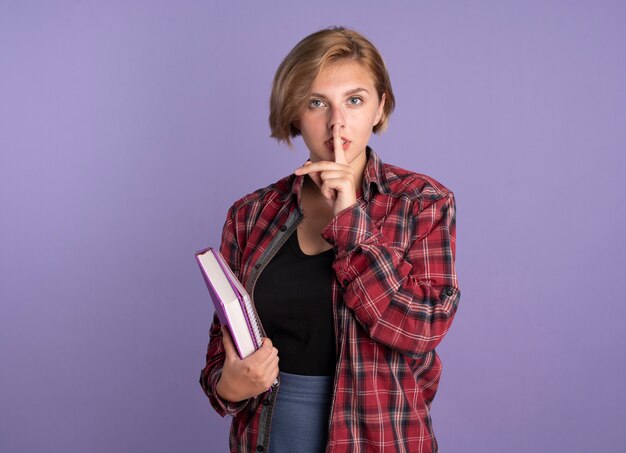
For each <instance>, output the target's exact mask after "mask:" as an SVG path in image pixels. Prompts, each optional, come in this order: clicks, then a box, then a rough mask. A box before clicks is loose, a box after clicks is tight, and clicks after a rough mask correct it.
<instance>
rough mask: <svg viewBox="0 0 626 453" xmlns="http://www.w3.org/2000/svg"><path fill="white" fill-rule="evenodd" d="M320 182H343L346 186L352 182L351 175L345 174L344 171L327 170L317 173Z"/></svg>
mask: <svg viewBox="0 0 626 453" xmlns="http://www.w3.org/2000/svg"><path fill="white" fill-rule="evenodd" d="M318 174H319V175H320V178H322V181H326V180H328V179H337V180H339V181H343V182H344V183H346V184H348V183H349V182H350V180H352V175H351V174H350V173H347V172H346V171H345V170H327V171H322V172H319V173H318Z"/></svg>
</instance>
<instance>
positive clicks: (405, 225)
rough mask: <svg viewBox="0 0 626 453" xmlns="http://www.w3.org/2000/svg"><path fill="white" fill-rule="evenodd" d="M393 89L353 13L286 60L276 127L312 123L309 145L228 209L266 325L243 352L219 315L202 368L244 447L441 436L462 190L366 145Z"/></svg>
mask: <svg viewBox="0 0 626 453" xmlns="http://www.w3.org/2000/svg"><path fill="white" fill-rule="evenodd" d="M394 103H395V100H394V95H393V91H392V89H391V83H390V80H389V75H388V73H387V70H386V68H385V65H384V63H383V60H382V58H381V56H380V54H379V52H378V50H377V49H376V48H375V47H374V46H373V45H372V44H371V43H370V42H369V41H368V40H367V39H365V38H364V37H363V36H362V35H360V34H358V33H356V32H354V31H351V30H347V29H344V28H333V29H327V30H321V31H319V32H317V33H313V34H312V35H310V36H307V37H306V38H304V39H303V40H302V41H301V42H300V43H298V44H297V45H296V47H295V48H294V49H293V50H292V51H291V52H290V53H289V55H287V57H286V58H285V60H284V61H283V62H282V64H281V65H280V66H279V68H278V70H277V72H276V76H275V78H274V84H273V88H272V95H271V102H270V126H271V129H272V136H273V137H274V138H276V139H278V140H279V141H280V140H284V141H286V142H287V143H288V144H290V143H291V138H293V137H296V136H298V135H300V136H302V139H303V140H304V143H305V144H306V146H307V148H308V150H309V160H308V161H307V162H306V163H305V164H304V165H303V166H302V167H300V168H298V169H296V170H295V172H294V174H292V175H290V176H287V177H286V178H284V179H281V180H280V181H278V182H276V183H274V184H272V185H270V186H268V187H265V188H263V189H260V190H258V191H256V192H254V193H252V194H249V195H246V196H245V197H243V198H242V199H240V200H239V201H237V202H235V204H234V205H233V206H232V207H231V208H230V210H229V212H228V215H227V218H226V223H225V225H224V230H223V236H222V244H221V252H222V254H223V255H224V257H225V258H226V260H227V262H228V263H229V265H230V266H231V268H232V269H233V271H234V272H235V274H236V275H237V276H238V277H239V278H240V279H241V281H242V282H243V284H244V285H245V287H246V288H247V290H248V292H249V293H250V294H251V295H252V296H253V299H254V303H255V306H256V309H257V311H258V313H259V316H260V318H261V321H262V323H263V325H264V327H265V330H266V333H267V337H268V338H265V339H264V344H263V346H262V347H261V348H260V349H259V350H258V351H257V352H255V353H254V354H252V355H251V356H249V357H247V358H246V359H244V360H241V359H239V357H238V356H237V353H236V351H235V348H234V346H233V343H232V340H231V339H230V337H229V335H228V332H227V331H226V330H225V329H224V328H222V327H221V326H220V324H219V321H218V319H217V318H214V320H213V324H212V326H211V332H210V342H209V347H208V352H207V362H206V367H205V368H204V370H203V371H202V374H201V377H200V382H201V385H202V387H203V389H204V391H205V392H206V394H207V396H208V397H209V400H210V401H211V404H212V405H213V407H214V408H215V410H216V411H217V412H218V413H219V414H220V415H222V416H224V415H226V414H230V415H232V416H233V423H232V428H231V434H230V445H231V450H232V451H233V452H235V451H237V452H263V451H269V452H299V453H300V452H322V451H327V452H378V451H394V452H396V451H397V452H434V451H437V443H436V440H435V437H434V434H433V429H432V426H431V419H430V415H429V407H430V404H431V402H432V400H433V398H434V396H435V392H436V390H437V385H438V382H439V376H440V373H441V362H440V361H439V358H438V357H437V354H436V353H435V346H437V344H438V343H439V342H440V341H441V339H442V338H443V336H444V335H445V334H446V332H447V331H448V329H449V327H450V324H451V322H452V319H453V317H454V313H455V311H456V308H457V305H458V301H459V295H460V293H459V290H458V285H457V278H456V273H455V269H454V255H455V205H454V197H453V194H452V192H450V191H449V190H448V189H447V188H445V187H444V186H443V185H441V184H440V183H438V182H437V181H435V180H434V179H432V178H429V177H428V176H424V175H420V174H416V173H413V172H410V171H407V170H403V169H401V168H398V167H394V166H391V165H388V164H385V163H383V162H381V160H380V158H379V157H378V155H377V154H376V153H375V152H374V151H373V150H372V149H371V148H369V147H368V146H367V145H368V141H369V138H370V135H371V133H372V132H378V131H381V130H383V129H384V128H385V126H386V124H387V121H388V119H389V115H390V114H391V112H392V111H393V108H394ZM279 356H280V365H279ZM277 377H278V382H279V383H278V385H275V386H273V387H272V389H271V390H269V391H268V389H269V388H270V387H271V386H272V383H273V382H274V381H275V379H276V378H277Z"/></svg>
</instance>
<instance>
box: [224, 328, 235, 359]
mask: <svg viewBox="0 0 626 453" xmlns="http://www.w3.org/2000/svg"><path fill="white" fill-rule="evenodd" d="M222 344H223V345H224V352H225V353H226V357H228V358H231V357H236V358H239V353H238V352H237V350H236V349H235V344H234V343H233V340H232V338H231V337H230V333H229V332H228V328H227V327H226V326H222Z"/></svg>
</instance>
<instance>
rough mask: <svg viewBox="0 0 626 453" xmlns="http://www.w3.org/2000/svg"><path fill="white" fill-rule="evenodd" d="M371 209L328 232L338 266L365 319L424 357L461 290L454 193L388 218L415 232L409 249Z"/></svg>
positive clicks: (353, 213) (347, 297)
mask: <svg viewBox="0 0 626 453" xmlns="http://www.w3.org/2000/svg"><path fill="white" fill-rule="evenodd" d="M370 209H371V208H370V207H363V206H360V205H359V204H356V205H354V206H353V207H351V208H347V209H345V210H344V211H342V212H340V213H339V214H338V215H337V216H336V217H335V218H334V219H333V220H332V221H331V222H330V223H329V224H328V225H327V226H326V228H325V230H324V231H323V233H322V235H323V236H324V238H325V239H326V240H327V241H328V242H330V243H331V244H333V246H334V247H335V249H336V255H337V257H336V259H335V262H334V264H333V267H334V270H335V273H336V275H337V278H338V279H339V281H340V282H341V285H342V286H343V288H344V301H345V304H346V306H348V307H349V308H350V309H352V310H353V312H354V314H355V316H356V319H357V320H358V322H359V323H360V324H361V325H362V326H363V328H364V329H365V330H366V331H367V333H368V334H369V336H370V337H371V338H372V339H374V340H375V341H377V342H380V343H382V344H385V345H387V346H389V347H390V348H392V349H394V350H397V351H398V352H400V353H402V354H406V355H408V356H411V357H415V358H417V357H420V356H422V355H424V354H426V353H428V352H430V351H432V350H433V349H434V348H435V347H436V346H437V344H439V342H440V341H441V340H442V338H443V337H444V335H445V334H446V333H447V331H448V329H449V328H450V324H451V322H452V319H453V317H454V313H455V311H456V307H457V304H458V300H459V296H460V293H459V290H458V285H457V279H456V273H455V269H454V256H455V248H456V247H455V245H456V240H455V233H456V223H455V202H454V196H453V194H452V193H451V192H446V193H445V194H443V196H441V197H431V198H427V199H424V198H421V199H419V200H415V201H414V202H413V206H412V210H410V211H408V212H406V213H404V214H402V213H401V212H395V211H394V212H392V213H391V214H390V215H389V216H387V218H386V219H385V220H384V223H385V228H387V229H391V230H393V231H394V236H395V237H402V236H405V237H410V240H409V241H408V243H409V247H408V249H403V248H401V247H398V245H397V244H396V243H392V242H391V241H390V240H389V239H388V236H389V235H385V234H383V232H382V231H381V228H380V225H377V224H375V222H373V220H372V218H371V217H370V215H369V214H368V211H370ZM372 209H373V208H372ZM381 209H383V210H384V209H385V207H382V208H381ZM400 211H402V210H400ZM403 230H406V231H403ZM408 235H410V236H408Z"/></svg>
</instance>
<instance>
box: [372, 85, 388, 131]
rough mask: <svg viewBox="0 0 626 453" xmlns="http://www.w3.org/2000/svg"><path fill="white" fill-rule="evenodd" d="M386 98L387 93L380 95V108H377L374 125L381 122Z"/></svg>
mask: <svg viewBox="0 0 626 453" xmlns="http://www.w3.org/2000/svg"><path fill="white" fill-rule="evenodd" d="M385 99H386V97H385V93H383V95H382V96H381V97H380V103H379V104H378V108H377V109H376V116H375V117H374V126H376V125H377V124H378V123H380V120H381V118H382V117H383V111H384V109H385ZM374 126H372V127H374Z"/></svg>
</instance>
